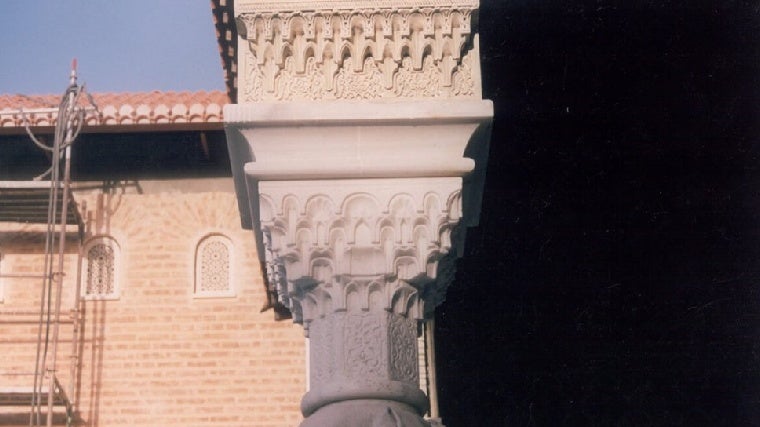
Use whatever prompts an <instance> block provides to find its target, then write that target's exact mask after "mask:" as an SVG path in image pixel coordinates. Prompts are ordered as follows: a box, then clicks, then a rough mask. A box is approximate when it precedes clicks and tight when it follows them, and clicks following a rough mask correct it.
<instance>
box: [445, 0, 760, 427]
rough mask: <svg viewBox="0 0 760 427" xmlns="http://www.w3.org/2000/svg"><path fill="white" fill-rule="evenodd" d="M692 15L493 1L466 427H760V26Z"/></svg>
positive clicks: (463, 343) (452, 413)
mask: <svg viewBox="0 0 760 427" xmlns="http://www.w3.org/2000/svg"><path fill="white" fill-rule="evenodd" d="M634 3H635V4H636V5H637V6H632V5H631V4H634ZM689 4H691V6H690V7H676V6H675V2H667V1H656V2H651V1H648V2H627V3H626V2H612V1H597V2H559V1H555V2H529V1H517V2H505V1H501V0H483V1H482V2H481V13H480V30H481V52H482V59H483V75H484V97H485V98H489V99H492V100H494V103H495V114H496V117H495V121H494V130H493V138H492V142H491V154H490V159H489V167H488V177H487V184H486V190H485V195H484V202H483V211H482V215H481V225H480V227H478V228H476V229H471V230H470V232H469V235H468V240H467V248H466V254H465V258H464V259H463V260H460V262H459V268H458V272H457V280H456V282H455V283H454V284H453V286H452V287H451V288H450V289H449V291H448V294H447V301H446V302H445V303H444V304H443V306H441V307H440V308H439V309H438V311H437V323H436V327H437V338H436V343H437V363H438V366H437V367H438V373H439V384H440V406H441V411H442V417H443V421H444V423H445V424H446V425H447V426H448V427H463V426H464V427H467V426H575V425H578V426H751V425H760V356H758V355H759V354H760V340H759V339H758V338H759V337H760V336H759V335H758V326H759V325H760V324H759V323H758V322H759V321H760V170H758V166H760V163H758V160H759V159H758V154H760V145H759V144H758V139H759V138H760V126H758V123H759V122H760V121H759V120H758V118H759V117H760V111H759V107H760V84H759V79H760V11H759V8H758V6H757V4H756V3H752V2H731V1H725V2H717V1H714V2H709V3H700V4H699V5H697V4H696V3H695V2H690V3H689Z"/></svg>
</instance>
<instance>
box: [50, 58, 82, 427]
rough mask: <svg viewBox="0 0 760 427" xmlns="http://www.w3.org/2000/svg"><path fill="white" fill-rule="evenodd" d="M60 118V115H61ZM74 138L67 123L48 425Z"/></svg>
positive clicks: (70, 109) (73, 76)
mask: <svg viewBox="0 0 760 427" xmlns="http://www.w3.org/2000/svg"><path fill="white" fill-rule="evenodd" d="M76 83H77V72H76V65H75V66H74V67H73V69H72V70H71V82H70V84H71V86H75V85H76ZM66 107H67V108H68V115H67V118H69V117H70V115H71V114H73V112H74V108H75V105H74V93H73V92H72V91H69V99H68V105H67V106H66ZM59 120H60V117H59ZM72 139H73V130H72V129H71V124H70V123H67V124H66V144H67V145H66V149H65V150H66V151H65V152H64V162H65V166H64V172H63V197H62V200H63V203H62V204H63V207H62V208H61V222H60V224H61V226H60V233H61V235H60V237H59V239H58V274H57V275H56V296H55V321H54V323H53V350H52V363H51V365H52V367H51V369H50V389H49V390H48V402H47V403H48V413H47V425H48V427H52V426H53V416H52V414H53V397H54V396H55V386H56V383H57V380H56V378H55V370H56V362H57V360H56V357H57V355H58V331H59V329H60V328H59V326H60V325H59V323H58V321H59V320H60V318H61V293H62V292H63V273H62V272H63V256H64V253H65V251H64V250H65V249H66V215H67V213H68V212H67V210H68V207H69V206H68V205H69V190H70V189H71V186H70V183H69V181H70V179H71V142H72Z"/></svg>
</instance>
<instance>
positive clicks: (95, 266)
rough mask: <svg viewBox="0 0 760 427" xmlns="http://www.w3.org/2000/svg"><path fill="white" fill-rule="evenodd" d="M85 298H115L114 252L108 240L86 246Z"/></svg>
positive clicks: (100, 240) (111, 243) (112, 245)
mask: <svg viewBox="0 0 760 427" xmlns="http://www.w3.org/2000/svg"><path fill="white" fill-rule="evenodd" d="M85 260H86V266H85V272H84V273H85V289H84V294H85V297H94V298H99V297H113V296H116V290H117V288H116V250H115V245H114V244H113V242H111V241H110V240H109V239H99V240H98V241H95V242H94V243H92V244H90V245H88V249H87V251H86V253H85Z"/></svg>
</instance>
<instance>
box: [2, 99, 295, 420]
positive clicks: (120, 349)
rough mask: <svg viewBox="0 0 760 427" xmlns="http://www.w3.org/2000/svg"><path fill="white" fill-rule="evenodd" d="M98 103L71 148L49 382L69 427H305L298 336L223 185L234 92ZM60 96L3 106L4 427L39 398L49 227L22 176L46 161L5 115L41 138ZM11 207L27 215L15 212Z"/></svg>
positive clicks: (24, 415)
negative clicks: (301, 424)
mask: <svg viewBox="0 0 760 427" xmlns="http://www.w3.org/2000/svg"><path fill="white" fill-rule="evenodd" d="M94 98H95V102H96V103H97V104H98V106H99V109H100V112H101V115H100V116H99V117H94V116H93V117H90V118H88V121H89V123H88V126H86V128H85V133H82V134H81V135H80V136H79V138H78V139H77V141H76V142H75V145H74V146H73V153H72V164H73V166H72V177H73V183H72V199H73V204H72V206H73V208H72V209H75V214H76V215H75V220H73V221H71V222H72V224H70V225H69V226H68V229H67V233H66V236H67V238H66V247H65V253H64V262H63V265H64V270H63V274H64V279H63V286H62V289H63V292H62V300H61V313H62V316H61V322H60V331H59V338H58V340H57V342H58V351H57V356H58V357H57V359H58V364H57V367H56V371H55V377H56V378H57V380H58V382H59V383H60V386H61V389H62V391H63V392H65V394H66V398H67V400H68V401H69V402H71V404H73V408H72V409H73V412H72V415H73V416H74V420H73V424H74V425H86V426H96V425H97V426H117V425H142V426H149V425H154V426H165V425H170V424H172V423H181V424H182V425H209V426H210V425H225V426H229V425H241V426H243V425H246V426H250V425H256V426H282V425H294V424H297V422H298V421H299V419H300V418H301V415H300V413H299V410H298V400H299V398H300V396H301V395H302V394H303V393H304V391H305V389H306V374H305V364H304V360H305V356H304V352H305V345H304V338H303V333H302V332H301V331H299V330H298V329H297V328H295V327H293V325H292V324H291V323H290V322H274V321H273V318H272V313H271V311H263V310H261V308H262V307H263V306H264V305H265V304H266V301H267V295H266V291H265V287H264V286H263V283H262V280H263V279H261V277H262V275H261V273H260V271H259V268H260V264H259V262H258V260H257V257H256V254H255V247H254V244H253V241H252V240H251V239H250V237H249V232H248V231H246V230H243V229H242V228H241V227H240V217H239V214H238V212H237V202H236V200H235V195H234V191H233V188H232V182H231V180H230V179H229V178H228V177H227V176H225V175H226V174H228V173H229V167H228V166H225V165H228V163H229V161H228V160H227V159H226V147H225V143H224V137H223V133H222V131H221V130H220V129H221V106H222V105H223V104H225V103H227V102H228V98H227V95H226V94H224V93H221V92H210V93H204V92H201V93H160V92H153V93H146V94H102V95H97V94H96V95H95V96H94ZM58 100H59V97H25V98H24V99H19V97H11V96H4V97H0V103H1V104H2V107H0V109H3V108H5V109H6V111H5V112H3V113H0V118H1V119H2V120H3V125H2V136H0V139H1V140H2V150H3V151H2V155H0V159H2V160H0V163H2V168H0V170H2V175H3V176H2V178H1V179H2V181H3V187H2V189H0V192H2V193H0V194H2V195H1V196H0V198H2V200H3V207H2V208H0V209H3V210H4V212H3V215H5V216H4V221H3V222H2V223H0V256H1V257H2V258H0V274H1V275H2V278H1V279H0V348H2V354H3V356H4V357H3V358H2V361H0V391H2V392H5V395H6V401H5V402H4V403H5V405H2V406H0V411H1V412H0V425H27V424H28V422H29V410H30V408H29V402H28V401H25V402H21V403H20V402H15V404H14V402H11V401H9V400H8V399H9V398H8V397H7V396H9V395H12V394H13V393H16V397H19V396H20V395H24V396H28V391H29V390H31V387H32V379H33V376H31V375H30V374H31V373H33V372H34V367H35V357H36V353H37V342H38V330H39V323H40V322H39V321H40V290H41V288H42V285H41V283H40V282H41V280H40V277H39V276H40V275H42V274H43V272H44V253H45V250H44V246H45V235H46V224H43V223H42V222H41V221H39V222H38V223H34V222H35V221H34V218H32V214H31V212H33V211H36V212H39V214H41V216H45V215H44V213H45V209H46V207H47V205H46V204H44V203H39V202H34V201H33V200H32V198H31V196H29V195H30V194H37V195H40V194H47V193H48V192H49V185H48V184H47V183H44V182H30V181H28V180H30V178H31V177H33V176H35V175H36V174H38V173H39V172H42V171H44V169H45V167H46V166H45V164H46V162H48V160H47V159H46V158H45V156H44V153H43V152H42V151H41V150H38V149H37V148H36V147H34V146H33V144H32V143H31V140H30V139H29V137H28V136H27V135H26V134H25V133H24V129H23V126H22V125H21V118H20V115H19V113H18V112H17V111H16V112H11V109H13V110H17V109H18V108H21V107H23V108H24V109H25V110H26V111H27V112H28V118H29V120H30V122H31V124H32V127H31V128H32V130H33V131H34V132H35V133H36V134H38V135H43V137H44V136H46V133H50V131H51V128H50V126H49V125H50V122H49V121H48V120H50V117H48V116H47V114H48V113H47V112H44V110H43V108H44V107H49V106H53V105H55V104H56V103H57V102H58ZM22 193H23V194H24V195H26V196H25V197H26V198H24V197H22ZM19 200H21V202H19ZM14 201H15V202H16V203H25V205H24V206H20V207H19V206H18V205H13V204H12V203H13V202H14ZM14 209H16V210H19V209H25V210H24V211H23V212H27V213H28V215H27V216H25V217H19V218H9V217H7V215H11V214H12V212H13V211H14ZM77 290H78V292H79V296H80V298H79V299H77V298H76V295H77ZM43 311H45V310H43ZM43 329H44V328H43ZM43 335H44V333H43ZM41 341H42V342H43V348H42V351H43V352H44V342H45V339H44V337H42V339H41ZM49 354H51V349H50V347H49V348H48V355H49ZM48 366H50V362H48ZM43 389H44V390H46V389H47V385H44V387H43ZM59 403H61V402H56V405H55V413H56V414H58V415H57V417H56V423H59V422H60V423H63V422H65V419H64V418H65V407H64V406H63V405H59ZM43 423H44V420H43Z"/></svg>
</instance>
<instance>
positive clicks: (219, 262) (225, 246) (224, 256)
mask: <svg viewBox="0 0 760 427" xmlns="http://www.w3.org/2000/svg"><path fill="white" fill-rule="evenodd" d="M231 260H232V254H231V243H230V241H229V239H227V238H226V237H224V236H221V235H212V236H208V237H206V238H204V239H203V240H201V242H200V243H199V244H198V249H197V251H196V259H195V294H196V295H198V296H227V295H231V294H232V293H233V289H232V277H231V276H232V274H231V271H230V270H231Z"/></svg>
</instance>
